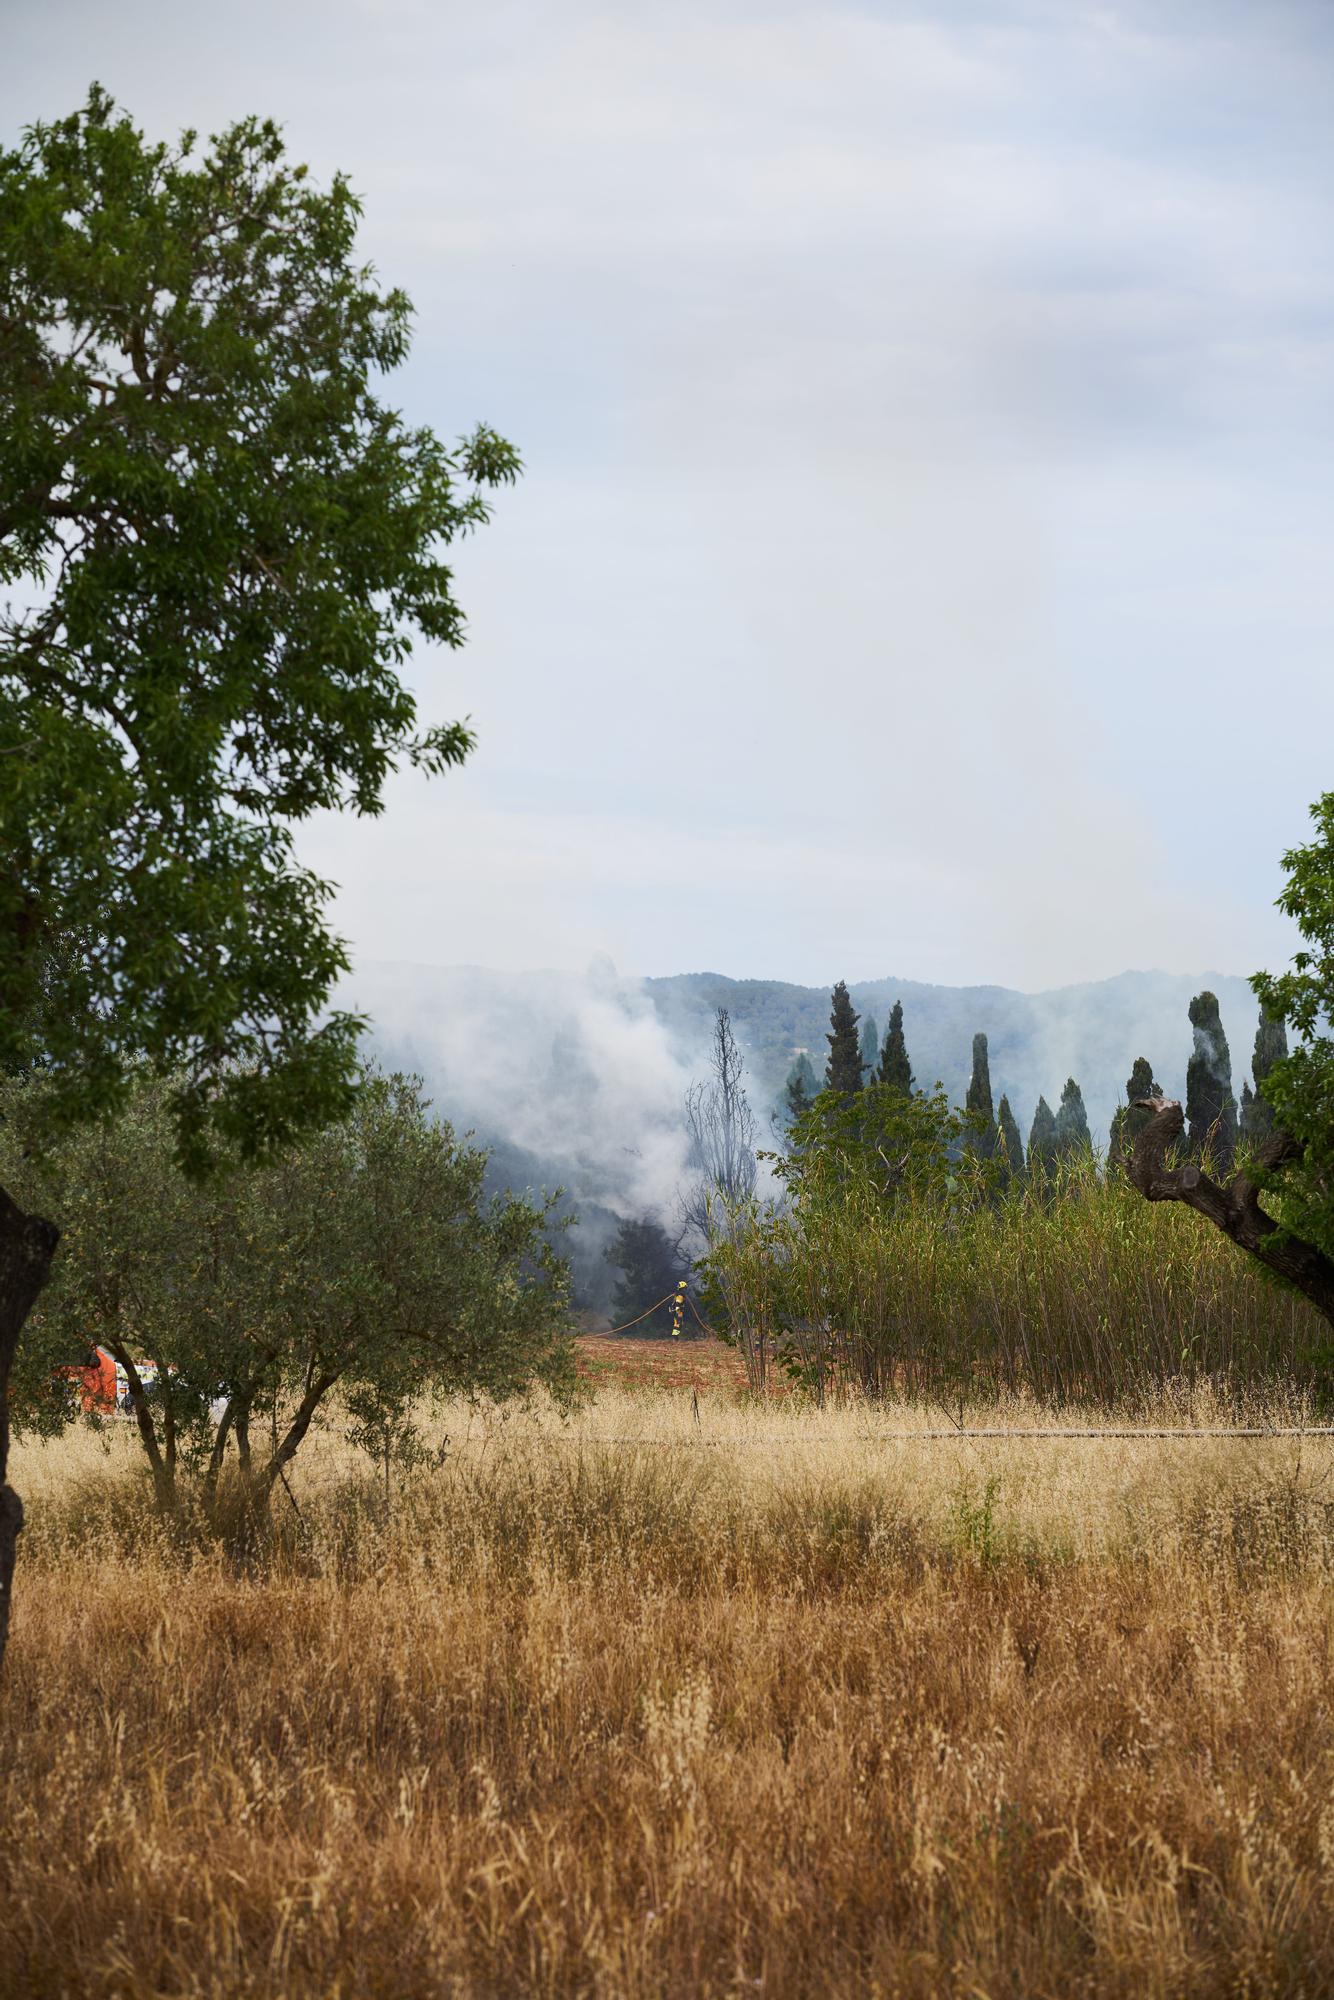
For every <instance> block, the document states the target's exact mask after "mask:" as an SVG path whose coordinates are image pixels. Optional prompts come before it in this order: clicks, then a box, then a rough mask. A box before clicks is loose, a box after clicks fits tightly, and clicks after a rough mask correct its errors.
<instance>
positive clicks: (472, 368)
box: [0, 0, 1334, 988]
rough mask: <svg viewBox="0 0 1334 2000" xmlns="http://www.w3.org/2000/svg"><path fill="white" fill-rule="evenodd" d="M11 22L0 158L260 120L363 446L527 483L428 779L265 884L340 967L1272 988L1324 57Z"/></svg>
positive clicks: (788, 26) (461, 15)
mask: <svg viewBox="0 0 1334 2000" xmlns="http://www.w3.org/2000/svg"><path fill="white" fill-rule="evenodd" d="M58 11H59V12H60V14H61V15H62V18H63V26H64V32H63V33H62V34H60V35H52V34H51V33H50V15H49V13H48V14H47V15H45V16H43V17H42V18H41V19H40V20H39V19H38V16H37V14H36V13H35V12H34V11H33V10H22V11H21V12H20V11H19V10H15V20H14V22H13V24H12V32H11V35H10V55H11V60H10V63H9V65H8V69H7V73H6V76H5V77H4V78H3V79H0V117H3V118H4V120H5V122H6V123H7V125H8V126H9V128H10V130H11V131H12V130H13V129H16V127H17V125H18V124H19V122H21V120H22V119H24V118H26V117H28V116H31V115H33V114H34V113H35V112H36V113H42V114H45V115H52V114H54V113H57V112H59V111H62V110H64V109H66V108H68V107H69V106H71V105H72V104H73V103H75V102H77V101H78V99H79V98H80V97H81V95H82V93H83V91H84V89H85V88H86V85H87V81H88V79H89V76H90V75H91V74H97V75H100V76H101V77H102V79H103V81H104V82H106V83H107V84H108V85H109V86H110V87H111V88H112V89H113V91H115V92H116V94H117V95H119V96H121V97H122V98H123V99H124V100H125V101H126V103H127V104H128V105H130V107H131V108H132V109H133V110H134V111H135V112H136V114H137V115H138V116H139V117H140V118H141V119H142V120H143V121H144V122H146V123H147V124H148V125H149V126H150V128H151V129H152V130H154V131H155V132H159V133H169V132H170V131H172V130H173V129H174V128H176V127H178V126H179V125H181V124H184V123H186V122H192V123H196V124H199V125H201V126H202V127H203V128H204V129H205V130H208V129H216V128H217V127H218V126H219V125H220V124H221V123H223V122H224V121H225V119H226V118H228V117H229V116H233V115H236V114H237V113H239V112H242V111H246V110H250V109H252V108H254V109H261V110H272V111H274V112H276V113H277V115H279V116H280V117H281V118H283V119H284V120H285V122H286V125H287V129H288V133H289V137H290V140H291V143H292V146H293V148H294V150H295V151H296V152H298V153H299V154H300V155H301V156H302V157H306V158H309V159H310V160H311V162H312V164H313V166H314V167H315V169H316V171H317V172H318V173H320V174H322V175H327V174H328V173H329V172H330V171H331V170H332V169H333V168H334V167H335V166H342V167H345V168H347V169H348V171H349V172H350V173H351V175H352V178H353V181H354V183H355V184H356V185H357V186H358V188H359V189H360V190H361V191H362V193H363V194H364V197H365V202H366V222H365V230H364V238H363V240H364V245H365V249H366V252H367V254H368V255H369V256H371V257H373V258H374V259H375V261H376V263H377V265H378V266H379V267H380V268H381V270H382V271H383V272H384V274H385V276H386V277H387V278H391V279H393V280H394V281H396V282H401V283H403V284H404V285H405V286H406V288H407V289H408V290H409V292H410V293H411V295H412V296H413V297H414V299H415V301H416V304H417V307H418V333H417V344H416V350H415V353H414V358H413V360H412V362H411V364H410V366H409V368H408V369H407V370H406V371H405V372H404V374H403V375H402V377H401V378H399V380H398V381H397V382H396V383H395V384H394V385H393V394H394V395H395V398H396V399H398V400H401V401H402V403H403V406H404V407H405V409H407V411H408V412H409V414H410V415H411V416H412V417H413V418H414V420H420V421H424V422H429V423H431V424H433V425H434V426H435V427H436V428H438V429H439V430H441V431H442V432H444V433H446V434H452V433H454V432H456V431H458V430H459V429H462V428H464V427H465V426H467V425H468V424H469V423H470V422H471V421H473V420H475V419H477V418H483V417H484V418H486V419H487V420H488V421H490V422H492V423H495V424H497V425H498V426H499V427H500V428H502V429H503V430H505V431H506V432H507V433H508V434H511V435H513V436H514V437H515V438H516V440H517V441H518V443H519V445H520V446H521V448H522V449H523V451H524V454H525V458H526V460H527V464H528V471H527V475H526V479H525V482H524V484H523V486H522V487H521V489H520V490H519V491H518V492H517V493H515V494H513V495H507V496H505V497H504V499H503V501H502V503H501V505H500V506H499V507H498V509H497V517H496V520H495V522H494V524H493V525H492V526H491V527H490V528H488V529H487V530H486V531H485V533H484V534H482V535H481V536H479V537H478V538H477V540H476V542H475V543H473V544H471V545H469V546H468V547H466V548H463V549H461V550H459V551H458V562H457V574H458V583H459V592H460V596H461V599H462V601H463V603H464V605H465V607H466V609H467V610H468V612H469V616H470V620H471V642H470V645H469V647H468V649H467V650H466V651H465V652H464V653H463V654H462V655H461V656H459V657H457V658H450V659H448V660H439V659H435V658H432V657H431V656H430V655H429V654H428V655H424V656H423V657H422V658H421V659H420V660H419V662H418V663H417V666H416V668H415V671H416V672H417V673H418V675H419V680H420V686H421V690H422V698H423V704H424V707H425V709H426V711H427V712H428V713H429V715H430V716H431V717H433V718H434V717H437V716H447V715H452V714H456V713H464V712H471V713H472V714H473V716H474V718H475V721H476V723H477V726H478V729H479V733H480V747H479V750H478V752H477V756H476V759H475V762H474V764H473V766H472V767H471V768H470V769H469V770H468V771H467V772H466V773H464V774H463V775H462V776H461V777H457V778H455V777H450V778H448V779H446V780H444V781H443V782H442V783H441V784H439V785H438V786H436V787H434V788H431V789H427V788H425V787H423V786H421V785H420V784H419V783H418V782H417V781H416V780H415V779H413V778H411V777H407V778H404V779H403V780H402V781H401V782H396V783H395V784H394V785H393V786H392V787H391V792H390V799H389V810H388V812H387V814H386V816H385V818H384V820H383V821H382V822H380V823H378V824H376V825H375V826H374V827H369V828H368V827H367V826H366V825H364V824H361V823H358V824H355V825H353V826H352V827H350V828H349V827H339V826H336V825H333V824H327V823H324V824H320V825H318V826H314V827H311V828H310V829H308V830H307V833H306V835H305V836H304V839H303V852H304V853H305V854H306V855H307V856H308V858H309V859H310V860H311V862H312V863H313V864H314V865H315V866H317V867H319V868H320V869H322V870H323V871H325V872H327V873H328V874H329V875H331V876H333V877H336V878H337V879H338V880H339V881H340V882H341V883H342V885H343V888H342V893H341V900H340V903H339V916H340V921H341V922H342V923H343V925H344V927H345V928H346V929H347V930H348V931H349V933H350V934H351V935H352V937H353V940H354V942H355V943H356V945H357V946H358V948H359V949H360V950H361V952H362V953H363V954H371V955H377V956H381V957H390V956H412V955H414V954H415V953H417V952H418V951H419V949H420V948H421V947H419V946H418V944H417V940H418V939H419V938H421V937H427V938H429V940H430V952H431V956H432V957H436V958H438V959H439V960H440V961H441V962H450V961H457V960H471V961H491V962H494V963H498V964H502V965H506V966H515V965H517V964H520V963H536V962H549V963H556V964H559V965H563V966H566V967H568V968H571V969H573V968H577V967H579V966H581V965H582V964H583V963H584V962H585V960H586V959H587V956H588V954H589V953H590V952H591V951H592V950H594V949H598V948H605V949H609V950H610V951H611V952H612V953H613V955H614V956H615V957H616V959H617V960H618V962H620V963H622V964H626V965H630V966H633V967H635V968H636V969H639V970H643V971H652V970H670V969H676V968H678V967H689V966H701V965H706V964H710V963H712V964H714V965H716V966H719V967H720V968H723V969H732V970H736V971H738V972H753V973H757V974H766V975H773V976H780V975H785V976H790V977H794V978H798V979H807V980H811V981H818V982H822V983H823V982H827V981H828V980H829V979H830V978H832V977H835V976H838V974H840V973H842V972H847V973H848V974H849V975H850V976H856V974H857V973H858V972H861V971H865V972H867V973H872V972H875V971H879V970H884V969H887V968H888V967H890V966H894V967H897V968H900V969H902V970H903V971H905V972H910V973H913V974H916V975H918V976H920V977H923V978H937V979H995V980H1003V981H1007V982H1012V983H1015V984H1018V985H1022V986H1026V987H1030V988H1031V987H1035V986H1040V985H1043V984H1046V983H1051V982H1060V981H1069V980H1075V979H1078V978H1083V977H1094V976H1097V975H1099V974H1105V973H1110V972H1114V971H1116V970H1117V969H1119V968H1120V967H1122V966H1124V965H1126V964H1130V963H1134V964H1143V963H1146V962H1150V963H1152V962H1158V963H1162V964H1168V965H1178V966H1184V965H1190V964H1192V963H1194V964H1199V963H1206V964H1215V965H1220V966H1224V967H1235V968H1237V969H1239V970H1248V969H1250V968H1251V967H1252V966H1253V965H1255V964H1257V963H1263V962H1274V961H1275V960H1277V959H1278V958H1281V957H1282V956H1284V955H1285V954H1286V952H1287V950H1288V949H1289V947H1290V944H1291V935H1290V932H1289V931H1288V929H1287V928H1286V927H1285V926H1284V925H1283V924H1282V923H1281V922H1280V921H1279V920H1278V919H1277V918H1276V917H1275V916H1274V915H1273V913H1272V909H1271V905H1272V902H1273V898H1274V895H1275V894H1276V893H1277V889H1278V887H1279V879H1280V876H1279V863H1278V856H1279V855H1280V853H1281V852H1282V850H1283V849H1284V848H1285V847H1286V846H1288V845H1290V844H1292V842H1293V841H1294V840H1297V839H1300V838H1301V836H1302V832H1303V826H1304V813H1305V807H1306V804H1307V802H1308V800H1309V799H1311V798H1312V797H1314V796H1315V795H1316V793H1317V792H1318V791H1319V790H1320V789H1322V787H1323V786H1324V785H1326V784H1328V783H1329V781H1330V774H1329V770H1328V763H1327V752H1326V749H1325V746H1326V745H1327V744H1328V742H1329V741H1330V739H1331V733H1332V731H1334V680H1332V679H1331V677H1330V676H1329V674H1328V671H1327V662H1328V659H1329V657H1330V651H1331V646H1332V645H1334V581H1332V580H1331V577H1330V573H1329V569H1328V564H1327V562H1326V561H1325V557H1324V549H1325V546H1326V543H1327V512H1328V501H1327V490H1326V482H1327V466H1328V460H1329V449H1330V445H1331V442H1332V440H1331V427H1332V426H1334V393H1332V392H1334V247H1332V246H1331V242H1330V238H1329V232H1328V227H1327V220H1326V190H1327V187H1328V184H1329V180H1330V175H1331V171H1332V170H1334V131H1332V130H1331V128H1330V125H1329V121H1328V115H1327V113H1328V103H1329V94H1330V86H1331V80H1332V79H1331V61H1332V56H1334V28H1331V25H1330V18H1329V14H1328V10H1327V9H1325V8H1322V7H1318V6H1303V5H1295V4H1278V5H1275V6H1273V7H1270V8H1265V9H1254V8H1249V7H1244V6H1241V5H1239V4H1229V0H1216V4H1211V5H1207V6H1206V5H1204V4H1203V0H1198V4H1197V0H1189V4H1188V3H1187V0H1178V3H1177V4H1172V0H1168V4H1149V0H1135V4H1101V5H1092V4H1080V0H1074V4H1068V5H1055V4H1040V0H995V3H994V4H982V3H981V0H971V4H961V3H960V4H953V5H944V6H941V7H939V8H936V9H931V10H923V9H921V8H920V7H915V6H908V5H893V4H878V5H873V6H862V7H853V6H832V7H831V6H825V5H819V6H817V5H814V4H805V5H799V4H764V5H760V4H749V0H724V4H722V5H712V6H709V7H705V6H703V5H702V4H687V5H684V6H682V7H678V8H673V9H668V10H664V9H662V8H660V7H653V8H650V7H649V6H648V5H647V4H632V5H627V6H621V7H616V8H608V7H606V6H594V5H587V4H583V0H571V4H569V5H563V6H562V7H560V8H548V7H540V6H536V5H532V4H513V3H512V0H509V3H507V0H499V4H497V5H496V6H494V7H490V8H487V9H476V8H464V7H462V6H461V5H455V4H448V5H445V6H439V7H437V6H429V5H425V4H406V0H405V4H374V5H371V4H352V0H334V3H333V4H330V5H322V6H321V7H320V8H319V9H318V10H316V8H315V7H314V5H313V4H311V5H306V4H300V5H294V6H291V7H288V8H285V9H281V10H277V11H276V12H275V10H273V9H271V8H269V9H264V10H263V11H262V12H261V10H260V9H259V7H258V5H257V4H256V0H238V4H237V5H236V6H234V7H233V8H232V9H231V10H229V12H228V14H227V16H226V18H225V20H224V19H223V17H221V16H217V17H213V16H210V17H205V16H203V15H200V14H199V12H198V10H191V9H179V8H170V7H168V6H167V5H166V4H165V0H127V4H126V5H125V6H124V7H122V8H120V9H118V10H116V12H115V14H114V16H113V15H110V14H108V13H107V12H106V11H105V10H104V9H94V8H92V7H91V6H74V5H67V6H64V7H62V8H60V9H59V10H58ZM259 51H262V60H261V57H260V55H259V54H258V52H259ZM1294 718H1300V720H1299V721H1296V720H1294Z"/></svg>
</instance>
